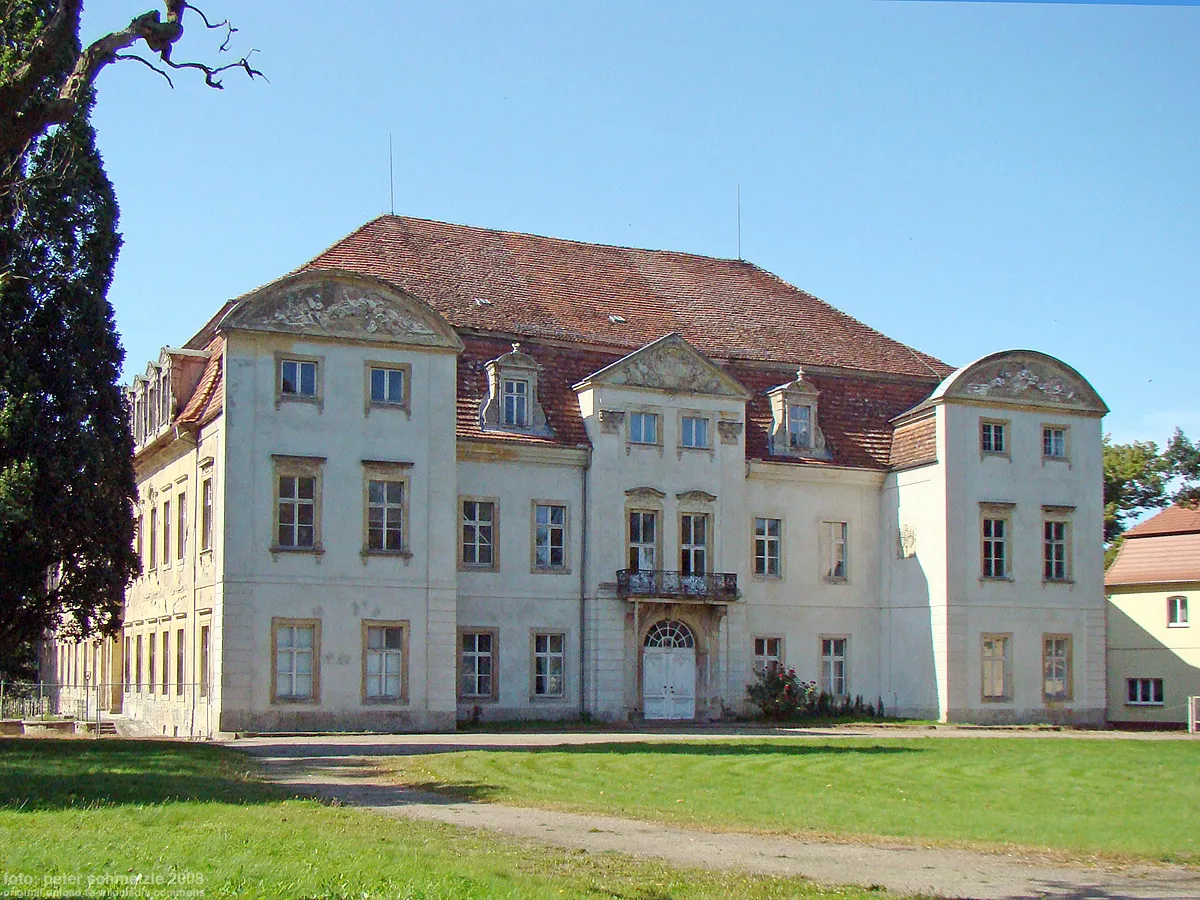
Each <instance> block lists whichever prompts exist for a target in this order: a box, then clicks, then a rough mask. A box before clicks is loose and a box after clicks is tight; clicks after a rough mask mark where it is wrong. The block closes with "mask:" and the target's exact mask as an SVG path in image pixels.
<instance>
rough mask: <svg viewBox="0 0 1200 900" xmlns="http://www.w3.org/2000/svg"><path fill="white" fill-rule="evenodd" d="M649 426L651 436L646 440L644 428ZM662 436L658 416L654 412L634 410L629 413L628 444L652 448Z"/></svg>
mask: <svg viewBox="0 0 1200 900" xmlns="http://www.w3.org/2000/svg"><path fill="white" fill-rule="evenodd" d="M647 425H649V427H650V431H651V434H650V435H649V438H648V439H647V435H646V427H647ZM661 434H662V428H661V423H660V422H659V415H658V413H656V412H646V411H645V410H634V411H632V412H630V413H629V443H631V444H640V445H642V446H647V447H654V446H657V445H658V443H659V438H660V436H661Z"/></svg>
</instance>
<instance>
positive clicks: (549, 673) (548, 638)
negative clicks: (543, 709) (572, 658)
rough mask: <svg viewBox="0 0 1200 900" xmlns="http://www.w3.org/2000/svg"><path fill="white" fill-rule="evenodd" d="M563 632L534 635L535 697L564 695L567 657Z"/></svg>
mask: <svg viewBox="0 0 1200 900" xmlns="http://www.w3.org/2000/svg"><path fill="white" fill-rule="evenodd" d="M565 643H566V638H565V637H564V636H563V635H562V634H553V633H552V634H535V635H534V636H533V694H534V696H535V697H561V696H563V691H564V684H563V663H564V661H565V659H566V651H565V648H564V644H565Z"/></svg>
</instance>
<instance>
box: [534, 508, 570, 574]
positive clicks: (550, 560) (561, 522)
mask: <svg viewBox="0 0 1200 900" xmlns="http://www.w3.org/2000/svg"><path fill="white" fill-rule="evenodd" d="M533 518H534V526H533V527H534V540H533V546H534V565H535V566H537V567H538V568H539V569H559V568H562V567H563V566H565V565H566V564H567V556H566V554H567V508H566V507H565V506H556V505H553V504H548V503H539V504H537V506H536V507H535V508H534V514H533Z"/></svg>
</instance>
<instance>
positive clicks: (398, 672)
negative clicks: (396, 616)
mask: <svg viewBox="0 0 1200 900" xmlns="http://www.w3.org/2000/svg"><path fill="white" fill-rule="evenodd" d="M366 630H367V635H366V650H365V653H366V656H365V660H364V665H365V672H364V673H363V677H364V679H365V687H364V693H365V695H366V697H367V699H368V700H400V699H403V697H404V626H403V625H368V626H367V627H366Z"/></svg>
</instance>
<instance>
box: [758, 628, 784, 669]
mask: <svg viewBox="0 0 1200 900" xmlns="http://www.w3.org/2000/svg"><path fill="white" fill-rule="evenodd" d="M782 663H783V638H777V637H756V638H755V639H754V674H755V675H761V674H762V673H763V672H766V671H767V670H768V669H777V668H779V666H780V665H782Z"/></svg>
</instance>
